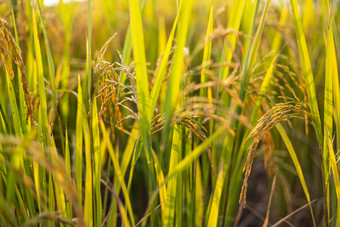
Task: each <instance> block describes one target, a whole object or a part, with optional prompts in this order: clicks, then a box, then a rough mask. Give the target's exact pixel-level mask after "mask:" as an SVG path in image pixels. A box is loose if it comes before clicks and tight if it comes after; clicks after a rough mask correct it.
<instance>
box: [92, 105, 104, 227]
mask: <svg viewBox="0 0 340 227" xmlns="http://www.w3.org/2000/svg"><path fill="white" fill-rule="evenodd" d="M92 113H93V117H92V136H93V153H94V167H93V169H94V180H93V183H94V186H93V191H94V195H95V214H97V215H96V217H95V222H94V225H95V226H100V225H101V220H102V198H101V191H100V180H101V163H102V161H101V151H100V138H99V126H98V125H99V123H98V113H97V101H96V98H94V100H93V111H92Z"/></svg>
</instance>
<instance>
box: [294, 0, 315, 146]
mask: <svg viewBox="0 0 340 227" xmlns="http://www.w3.org/2000/svg"><path fill="white" fill-rule="evenodd" d="M290 3H291V8H292V12H293V19H294V25H295V32H296V41H297V44H298V49H299V53H300V61H301V66H302V71H303V76H304V79H305V83H306V89H307V95H308V99H309V104H310V109H311V115H312V120H313V124H314V128H315V131H316V135H317V139H318V142H319V145H320V147H322V128H321V120H320V114H319V108H318V102H317V99H316V94H315V85H314V77H313V72H312V66H311V63H310V59H309V54H308V49H307V44H306V39H305V35H304V33H303V28H302V23H301V19H300V13H299V10H298V5H297V1H296V0H290Z"/></svg>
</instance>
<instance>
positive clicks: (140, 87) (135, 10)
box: [129, 0, 151, 156]
mask: <svg viewBox="0 0 340 227" xmlns="http://www.w3.org/2000/svg"><path fill="white" fill-rule="evenodd" d="M129 6H130V20H131V31H132V34H131V35H132V43H133V53H134V60H135V72H136V85H137V96H138V112H139V117H140V121H141V128H142V135H143V144H144V148H145V151H146V152H148V153H149V156H151V127H150V125H151V115H150V96H149V82H148V74H147V68H146V60H145V48H144V35H143V25H142V16H141V12H140V7H139V1H138V0H130V1H129Z"/></svg>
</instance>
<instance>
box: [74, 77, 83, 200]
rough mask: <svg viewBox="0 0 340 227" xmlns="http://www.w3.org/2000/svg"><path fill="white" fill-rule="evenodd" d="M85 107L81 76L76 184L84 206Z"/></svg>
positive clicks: (77, 127)
mask: <svg viewBox="0 0 340 227" xmlns="http://www.w3.org/2000/svg"><path fill="white" fill-rule="evenodd" d="M84 111H85V110H84V106H83V94H82V88H81V83H80V76H78V104H77V120H76V151H75V152H76V155H75V156H76V158H75V162H76V163H75V167H76V184H77V190H78V196H79V198H78V199H79V203H80V204H82V201H83V199H82V198H83V193H82V191H83V190H82V185H83V122H84V120H83V115H84V113H83V112H84Z"/></svg>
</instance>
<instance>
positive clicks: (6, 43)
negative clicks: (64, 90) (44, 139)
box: [0, 18, 35, 127]
mask: <svg viewBox="0 0 340 227" xmlns="http://www.w3.org/2000/svg"><path fill="white" fill-rule="evenodd" d="M6 26H7V22H6V21H5V20H3V19H1V18H0V58H1V60H2V61H3V62H4V64H5V67H6V69H8V70H9V72H11V79H13V77H14V73H13V69H12V61H13V62H14V63H15V64H16V65H17V66H18V68H19V69H20V71H21V75H22V76H21V83H22V87H23V90H24V95H25V102H26V105H27V112H26V123H27V122H28V119H29V118H30V121H31V127H35V124H34V114H33V107H32V99H31V95H30V92H29V89H28V82H27V76H26V68H25V64H24V61H23V59H22V55H21V50H20V48H19V47H18V45H17V43H16V41H15V39H14V37H13V36H12V34H11V32H9V31H8V29H7V28H6Z"/></svg>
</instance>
